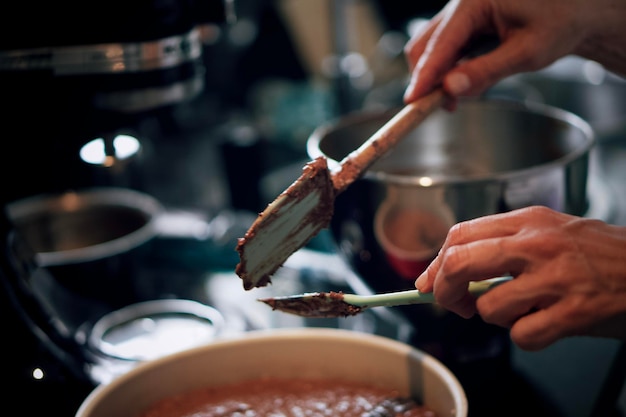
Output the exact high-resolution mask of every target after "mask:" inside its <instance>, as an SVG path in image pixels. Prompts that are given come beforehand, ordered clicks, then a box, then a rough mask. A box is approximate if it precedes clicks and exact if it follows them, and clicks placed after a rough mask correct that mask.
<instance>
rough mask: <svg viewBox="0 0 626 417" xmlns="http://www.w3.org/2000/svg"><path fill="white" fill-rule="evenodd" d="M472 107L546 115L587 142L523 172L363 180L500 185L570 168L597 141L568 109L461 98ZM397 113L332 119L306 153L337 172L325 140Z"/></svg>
mask: <svg viewBox="0 0 626 417" xmlns="http://www.w3.org/2000/svg"><path fill="white" fill-rule="evenodd" d="M464 104H465V105H468V104H473V105H480V106H485V107H497V108H502V107H506V108H507V109H508V110H513V111H525V112H529V113H532V114H536V115H539V116H544V117H548V118H552V119H554V120H556V121H559V122H561V123H564V124H566V125H569V126H571V127H573V128H575V129H577V130H579V131H580V132H581V133H582V134H583V136H584V139H585V143H584V144H583V146H581V147H580V148H578V149H576V150H574V151H572V152H569V153H567V154H566V155H564V156H562V157H560V158H557V159H554V160H551V161H549V162H546V163H542V164H539V165H533V166H530V167H527V168H523V169H516V170H509V171H501V172H497V173H491V174H483V175H475V176H471V177H465V176H460V175H450V176H445V177H443V176H433V177H429V179H430V180H429V182H428V183H426V184H424V182H423V178H424V177H423V176H417V175H398V174H390V173H385V172H380V171H372V170H368V171H366V172H365V174H364V175H363V178H366V179H371V180H375V181H381V182H385V183H390V184H397V185H411V186H418V187H436V186H445V185H457V184H469V183H472V184H476V183H482V182H499V181H504V180H510V179H514V178H524V177H527V176H532V175H534V174H536V173H538V172H542V171H546V170H550V169H552V168H554V167H559V166H563V165H567V164H569V163H571V162H572V161H575V160H577V159H579V158H581V157H582V156H583V155H585V154H588V153H589V151H590V150H591V148H592V147H593V146H594V145H595V143H596V142H597V138H596V135H595V132H594V130H593V128H592V127H591V125H590V124H589V123H588V122H587V121H585V120H584V119H583V118H582V117H580V116H578V115H576V114H575V113H572V112H570V111H568V110H564V109H561V108H558V107H555V106H552V105H548V104H544V103H539V102H533V101H524V102H521V101H516V100H511V99H503V98H489V97H480V98H461V99H459V104H458V106H459V107H460V106H463V105H464ZM397 111H398V108H395V109H394V108H391V109H389V108H388V109H379V110H363V111H355V112H353V113H349V114H347V115H345V116H342V117H338V118H336V119H334V120H331V121H329V122H327V123H324V124H322V125H321V126H319V127H317V128H316V129H315V130H314V131H313V132H312V133H311V135H310V136H309V138H308V139H307V142H306V150H307V154H308V156H309V157H310V158H312V159H315V158H318V157H325V158H326V159H327V161H328V167H329V169H330V170H331V171H334V170H336V169H338V167H339V163H340V161H337V160H334V159H332V158H330V157H328V156H327V155H325V154H324V153H323V152H322V150H321V149H320V143H321V141H322V139H323V138H324V137H325V136H326V135H328V134H329V133H330V132H332V131H335V130H338V129H341V128H344V127H347V126H349V125H354V124H359V123H361V122H365V121H368V120H371V119H372V118H382V119H385V118H387V117H391V116H393V115H394V114H395V113H396V112H397ZM438 111H440V112H443V111H446V110H443V109H440V110H438Z"/></svg>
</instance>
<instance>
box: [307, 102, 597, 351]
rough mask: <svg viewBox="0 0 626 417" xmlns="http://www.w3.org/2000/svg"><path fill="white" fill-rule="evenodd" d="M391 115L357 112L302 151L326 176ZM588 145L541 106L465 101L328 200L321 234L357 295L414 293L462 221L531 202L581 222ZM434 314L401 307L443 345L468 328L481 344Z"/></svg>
mask: <svg viewBox="0 0 626 417" xmlns="http://www.w3.org/2000/svg"><path fill="white" fill-rule="evenodd" d="M393 114H394V110H391V111H382V110H378V111H374V110H373V111H363V112H357V113H353V114H350V115H347V116H344V117H342V118H340V119H338V120H335V121H332V122H329V123H327V124H325V125H323V126H320V127H319V128H317V129H316V130H315V131H314V132H313V133H312V135H311V136H310V137H309V139H308V143H307V150H308V154H309V156H310V157H311V158H316V157H318V156H321V155H323V156H325V157H326V158H327V159H328V161H329V166H330V167H331V169H332V167H333V166H336V165H337V164H338V161H341V160H342V158H344V157H345V156H346V155H347V154H348V153H349V152H351V151H353V150H354V149H357V147H358V146H359V145H360V144H361V143H362V142H363V141H364V140H365V139H367V138H368V137H369V136H370V135H371V134H372V133H373V132H375V131H376V130H377V129H378V128H379V127H380V126H381V125H382V124H383V123H385V122H386V121H387V120H388V119H389V118H390V117H391V116H392V115H393ZM594 143H595V137H594V132H593V130H592V129H591V127H590V125H589V124H588V123H587V122H586V121H585V120H583V119H581V118H580V117H579V116H577V115H575V114H573V113H571V112H568V111H564V110H562V109H559V108H556V107H552V106H548V105H543V104H539V103H531V102H520V101H514V100H502V99H494V98H492V99H487V98H482V99H467V100H462V101H461V102H460V103H459V106H458V108H457V110H456V111H454V112H449V111H446V110H443V109H441V110H437V111H436V112H435V113H434V114H432V115H431V116H430V117H429V118H427V120H425V121H424V122H423V123H422V124H421V125H420V126H419V127H418V128H416V129H415V130H414V131H413V132H411V133H410V134H409V135H408V137H406V138H405V139H403V141H401V142H400V144H399V145H398V146H397V147H396V148H394V149H393V150H392V151H391V152H389V153H388V154H387V155H386V156H384V157H383V158H382V159H380V160H379V161H378V162H376V163H375V164H374V165H373V166H372V167H371V168H370V169H369V170H368V171H367V172H366V173H365V175H364V176H363V177H362V178H360V179H359V180H357V181H356V182H355V183H354V184H352V185H351V186H350V187H349V188H348V189H347V190H346V191H345V192H343V193H342V194H340V195H339V196H338V197H337V198H336V200H335V206H334V215H333V218H332V221H331V224H330V227H329V231H330V234H331V237H332V240H333V241H334V243H335V244H336V247H337V251H338V252H339V254H340V255H341V256H342V257H343V258H344V259H345V260H346V262H347V263H348V264H349V266H350V267H351V268H352V269H353V270H354V271H355V272H356V273H357V274H356V276H358V277H360V280H359V282H356V283H355V285H353V286H354V287H355V290H356V291H357V292H387V291H398V290H402V289H408V288H412V287H413V282H414V281H415V279H416V278H417V276H418V275H419V274H420V273H421V272H422V271H423V270H424V268H425V267H426V266H427V265H428V264H429V262H430V261H431V260H432V259H433V258H434V257H435V255H436V254H437V252H438V250H439V248H440V247H441V245H442V243H443V241H444V239H445V237H446V234H447V231H448V230H449V228H450V227H451V226H452V225H453V224H455V223H457V222H460V221H463V220H468V219H472V218H477V217H480V216H485V215H489V214H494V213H501V212H505V211H509V210H513V209H517V208H521V207H526V206H531V205H543V206H547V207H551V208H553V209H555V210H558V211H562V212H567V213H572V214H577V215H584V214H585V212H586V211H587V210H588V206H589V204H588V198H587V181H588V168H589V159H590V151H591V150H592V147H593V145H594ZM436 308H437V307H436V306H435V307H430V306H407V307H406V308H404V307H403V308H399V310H400V311H402V312H404V313H406V316H407V317H408V318H409V319H410V320H411V321H412V322H413V323H415V324H416V325H419V326H421V330H422V332H421V334H422V335H425V334H428V333H429V331H432V333H433V335H432V336H433V338H434V339H437V340H442V339H443V338H446V337H451V338H455V337H457V336H458V335H459V334H460V333H461V332H464V331H466V330H468V331H469V333H470V334H468V335H467V338H468V339H471V337H473V336H476V337H475V339H476V340H480V336H477V333H476V332H475V330H476V329H475V328H474V329H472V327H471V326H469V325H468V323H459V333H456V335H453V333H454V331H444V330H441V329H443V328H446V326H447V325H449V324H450V323H448V322H447V320H453V319H451V318H448V317H447V316H446V315H445V314H443V313H442V312H440V311H435V312H433V311H431V310H432V309H436ZM427 311H428V314H426V312H427ZM443 317H446V318H445V320H446V322H445V324H443V323H442V320H444V319H443ZM442 324H443V326H442ZM447 329H448V330H450V329H451V327H449V326H448V327H447ZM471 333H473V336H471ZM504 338H506V335H504ZM457 342H458V341H457V340H450V344H451V345H453V344H457V345H458V343H457Z"/></svg>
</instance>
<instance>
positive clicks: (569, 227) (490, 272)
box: [415, 207, 626, 350]
mask: <svg viewBox="0 0 626 417" xmlns="http://www.w3.org/2000/svg"><path fill="white" fill-rule="evenodd" d="M507 274H511V275H512V276H513V277H514V279H513V281H511V282H507V283H505V284H502V285H500V286H498V287H497V288H494V289H493V290H491V291H490V292H489V293H487V294H485V295H483V296H481V297H480V298H479V299H478V300H476V299H475V298H474V297H473V296H471V295H470V294H469V293H468V292H467V286H468V283H469V282H470V281H477V280H482V279H486V278H490V277H495V276H499V275H507ZM415 285H416V287H417V288H418V289H419V290H420V291H424V292H430V291H434V294H435V298H436V300H437V301H438V303H439V304H441V305H442V306H443V307H445V308H448V309H450V310H451V311H453V312H455V313H457V314H459V315H461V316H462V317H471V316H472V315H473V314H474V313H475V312H478V313H479V314H480V316H481V317H482V318H483V319H484V320H485V321H486V322H489V323H493V324H496V325H499V326H503V327H509V328H511V338H512V339H513V341H514V342H515V343H517V344H518V345H519V346H520V347H522V348H524V349H527V350H536V349H541V348H544V347H546V346H548V345H550V344H551V343H553V342H555V341H556V340H558V339H561V338H563V337H566V336H574V335H589V336H604V337H617V338H624V339H626V227H621V226H615V225H610V224H606V223H604V222H601V221H599V220H594V219H586V218H580V217H575V216H571V215H568V214H564V213H559V212H556V211H553V210H550V209H548V208H545V207H530V208H526V209H520V210H516V211H512V212H510V213H505V214H497V215H492V216H486V217H482V218H478V219H474V220H469V221H467V222H463V223H459V224H457V225H455V226H454V227H453V228H452V229H451V230H450V232H449V234H448V237H447V239H446V242H445V243H444V245H443V248H442V249H441V252H440V253H439V255H438V256H437V258H436V259H435V260H434V261H433V263H432V264H431V265H430V266H429V267H428V268H427V270H426V271H425V272H424V273H423V274H422V275H421V276H420V277H419V278H418V279H417V281H416V284H415Z"/></svg>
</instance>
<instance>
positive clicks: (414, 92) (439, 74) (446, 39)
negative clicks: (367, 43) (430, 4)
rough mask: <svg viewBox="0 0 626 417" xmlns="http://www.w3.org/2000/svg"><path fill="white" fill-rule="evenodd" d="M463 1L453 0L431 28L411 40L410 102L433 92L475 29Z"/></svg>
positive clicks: (407, 92) (409, 45) (407, 50)
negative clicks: (461, 8)
mask: <svg viewBox="0 0 626 417" xmlns="http://www.w3.org/2000/svg"><path fill="white" fill-rule="evenodd" d="M458 6H459V2H457V1H454V0H453V1H450V2H448V4H447V5H446V6H445V7H444V9H443V10H442V11H441V12H440V13H439V14H438V15H437V16H435V18H433V20H432V21H431V23H430V24H429V26H428V28H427V29H425V30H423V31H422V32H420V34H419V35H417V36H416V37H414V39H413V40H412V41H410V42H409V44H408V45H407V48H406V49H405V53H406V54H407V56H408V57H409V63H410V64H412V65H411V66H410V68H411V70H412V73H411V79H410V82H409V86H408V87H407V89H406V92H405V96H404V101H405V102H407V103H409V102H411V101H414V100H415V99H417V98H419V97H421V96H422V95H424V94H427V93H428V92H430V91H431V90H432V89H433V88H434V87H435V86H436V85H438V84H440V83H441V81H442V80H443V76H444V75H445V74H446V73H447V72H448V71H449V70H450V69H451V68H452V67H453V66H454V65H455V63H456V61H457V59H458V55H459V51H461V50H462V48H463V46H465V45H466V44H467V42H468V40H469V39H470V37H471V35H472V32H473V24H472V23H471V19H469V18H467V17H466V15H465V14H463V13H458V10H457V9H458Z"/></svg>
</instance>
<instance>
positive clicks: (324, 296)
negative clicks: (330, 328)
mask: <svg viewBox="0 0 626 417" xmlns="http://www.w3.org/2000/svg"><path fill="white" fill-rule="evenodd" d="M259 301H262V302H264V303H265V304H267V305H269V306H270V307H272V310H280V311H283V312H285V313H290V314H295V315H297V316H302V317H315V318H332V317H348V316H354V315H357V314H359V313H360V312H361V311H363V307H359V306H355V305H353V304H349V303H346V302H345V301H344V300H343V293H341V292H334V291H330V292H316V293H310V294H303V295H300V296H288V297H276V298H263V299H259Z"/></svg>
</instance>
